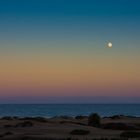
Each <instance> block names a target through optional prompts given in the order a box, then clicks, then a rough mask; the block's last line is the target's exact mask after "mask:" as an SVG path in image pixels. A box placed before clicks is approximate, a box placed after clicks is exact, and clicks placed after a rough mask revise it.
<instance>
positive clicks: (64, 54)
mask: <svg viewBox="0 0 140 140" xmlns="http://www.w3.org/2000/svg"><path fill="white" fill-rule="evenodd" d="M139 6H140V1H139V0H116V1H114V0H20V1H19V0H12V1H11V0H1V1H0V101H4V102H8V101H9V102H10V99H11V98H12V99H11V100H12V101H13V102H14V101H15V102H16V101H19V99H20V101H21V102H25V101H26V100H27V99H28V101H29V102H33V101H36V102H41V101H46V102H47V101H51V100H52V102H61V101H62V102H63V101H64V100H65V101H69V102H70V101H72V100H74V99H76V100H75V102H78V101H79V102H80V101H81V102H82V101H83V102H84V101H85V102H92V101H93V102H94V101H96V102H98V101H106V102H110V101H115V99H117V100H118V101H120V100H121V99H123V100H122V102H123V101H124V102H129V101H131V98H132V96H133V102H135V101H137V102H139V101H140V100H138V98H139V99H140V8H139ZM110 41H111V42H112V43H113V48H111V49H109V48H107V47H106V46H107V43H108V42H110ZM100 97H101V98H100ZM116 97H117V98H116ZM84 98H85V100H84ZM45 99H46V100H45ZM92 99H93V100H92ZM58 100H59V101H58Z"/></svg>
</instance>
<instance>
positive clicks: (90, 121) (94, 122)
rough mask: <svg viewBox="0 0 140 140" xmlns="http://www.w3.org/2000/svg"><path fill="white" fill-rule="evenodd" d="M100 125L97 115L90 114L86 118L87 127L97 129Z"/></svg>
mask: <svg viewBox="0 0 140 140" xmlns="http://www.w3.org/2000/svg"><path fill="white" fill-rule="evenodd" d="M100 123H101V118H100V116H99V115H98V114H97V113H92V114H91V115H90V116H89V117H88V125H89V126H94V127H99V126H100Z"/></svg>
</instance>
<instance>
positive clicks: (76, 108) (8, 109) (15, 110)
mask: <svg viewBox="0 0 140 140" xmlns="http://www.w3.org/2000/svg"><path fill="white" fill-rule="evenodd" d="M90 113H98V114H100V115H101V116H102V117H105V116H112V115H129V116H138V117H139V116H140V104H0V117H3V116H19V117H26V116H29V117H38V116H41V117H54V116H65V115H66V116H77V115H89V114H90Z"/></svg>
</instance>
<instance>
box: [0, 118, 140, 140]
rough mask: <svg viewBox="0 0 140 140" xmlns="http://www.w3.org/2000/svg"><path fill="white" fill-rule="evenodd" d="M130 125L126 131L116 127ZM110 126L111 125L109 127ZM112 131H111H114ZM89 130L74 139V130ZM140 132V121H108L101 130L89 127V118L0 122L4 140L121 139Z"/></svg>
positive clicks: (1, 120)
mask: <svg viewBox="0 0 140 140" xmlns="http://www.w3.org/2000/svg"><path fill="white" fill-rule="evenodd" d="M114 123H115V124H118V125H117V126H120V124H121V125H122V124H123V125H126V126H125V127H124V128H116V126H114ZM108 124H109V125H108ZM110 125H111V128H107V127H110ZM75 129H78V130H88V131H89V134H87V135H72V134H70V132H71V131H72V130H75ZM113 129H114V130H113ZM131 129H132V130H133V131H137V132H140V118H139V117H126V116H119V117H116V118H115V117H114V118H110V117H106V118H102V119H101V126H100V127H99V128H97V127H92V126H88V117H83V118H82V119H75V118H72V117H54V118H19V117H3V118H1V119H0V140H20V139H21V140H32V139H34V140H93V139H95V138H96V139H100V138H108V139H111V138H117V139H120V134H121V133H122V132H124V131H128V130H129V131H130V130H131Z"/></svg>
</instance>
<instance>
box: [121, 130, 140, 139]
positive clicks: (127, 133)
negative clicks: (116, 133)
mask: <svg viewBox="0 0 140 140" xmlns="http://www.w3.org/2000/svg"><path fill="white" fill-rule="evenodd" d="M120 136H121V137H126V138H140V132H137V131H125V132H122V133H121V135H120Z"/></svg>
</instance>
